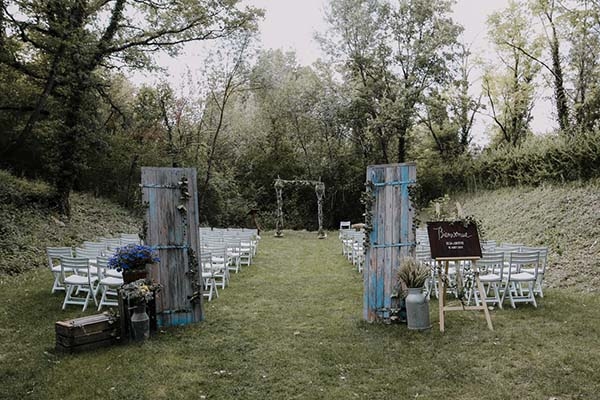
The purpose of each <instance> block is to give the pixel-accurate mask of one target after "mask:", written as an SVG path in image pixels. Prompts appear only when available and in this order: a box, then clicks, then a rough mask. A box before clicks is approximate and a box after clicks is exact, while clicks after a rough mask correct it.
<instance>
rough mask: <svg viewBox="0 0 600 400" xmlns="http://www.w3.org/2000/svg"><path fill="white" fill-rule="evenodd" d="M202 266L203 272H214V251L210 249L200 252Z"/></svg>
mask: <svg viewBox="0 0 600 400" xmlns="http://www.w3.org/2000/svg"><path fill="white" fill-rule="evenodd" d="M200 268H201V269H202V271H203V272H212V253H211V252H210V251H203V252H201V253H200Z"/></svg>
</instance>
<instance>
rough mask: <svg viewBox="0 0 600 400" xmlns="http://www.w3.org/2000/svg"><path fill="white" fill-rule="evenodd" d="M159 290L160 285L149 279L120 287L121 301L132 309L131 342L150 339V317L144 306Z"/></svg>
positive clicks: (130, 319)
mask: <svg viewBox="0 0 600 400" xmlns="http://www.w3.org/2000/svg"><path fill="white" fill-rule="evenodd" d="M161 288H162V286H161V285H160V284H158V283H155V282H152V281H151V280H150V279H138V280H135V281H133V282H130V283H126V284H124V285H123V286H122V287H121V296H122V297H123V301H124V302H125V304H128V305H131V306H133V307H134V311H133V313H132V314H131V315H130V318H129V321H130V323H131V334H132V337H133V340H135V341H143V340H146V339H147V338H148V337H150V317H149V316H148V313H147V312H146V306H147V304H148V302H149V301H151V300H152V299H154V295H155V294H156V293H157V292H158V291H160V289H161Z"/></svg>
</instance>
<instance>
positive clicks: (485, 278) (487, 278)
mask: <svg viewBox="0 0 600 400" xmlns="http://www.w3.org/2000/svg"><path fill="white" fill-rule="evenodd" d="M479 280H480V281H481V282H484V283H489V282H500V275H497V274H485V275H480V276H479Z"/></svg>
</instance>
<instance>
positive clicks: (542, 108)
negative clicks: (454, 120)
mask: <svg viewBox="0 0 600 400" xmlns="http://www.w3.org/2000/svg"><path fill="white" fill-rule="evenodd" d="M244 3H245V4H248V5H252V6H255V7H259V8H262V9H264V10H265V18H264V19H263V20H262V21H261V22H260V23H259V29H260V38H261V42H262V47H263V48H265V49H268V48H273V49H278V48H279V49H283V50H291V51H294V52H295V53H296V57H297V60H298V62H299V63H301V64H303V65H310V64H312V63H313V62H314V61H316V60H317V59H318V58H319V57H323V54H322V53H321V51H320V48H319V45H318V44H317V42H316V41H315V40H314V35H315V33H316V32H324V31H325V30H326V29H327V25H326V23H325V21H324V10H325V6H326V4H327V0H244ZM507 5H508V0H458V1H457V2H456V4H455V6H454V15H453V18H454V20H455V21H456V22H458V23H459V24H461V25H462V26H463V27H464V32H463V42H464V43H466V44H471V45H472V47H471V50H472V51H473V53H474V54H475V55H481V56H483V57H485V58H488V57H489V54H488V55H487V57H486V51H489V44H488V42H487V27H486V20H487V17H488V15H490V14H491V13H493V12H495V11H499V10H502V9H503V8H505V7H506V6H507ZM203 52H205V50H203V49H202V48H195V49H189V50H188V51H187V52H186V53H185V54H182V55H181V56H180V57H178V58H177V59H176V60H174V59H171V58H169V57H167V56H162V57H161V58H160V59H159V64H160V65H161V66H164V67H166V68H167V70H168V73H169V76H170V78H169V80H170V81H171V82H173V83H175V87H178V86H181V81H182V77H183V76H184V74H185V73H186V71H187V70H188V68H189V69H190V70H191V71H192V72H193V71H194V70H195V69H197V65H198V62H199V60H202V59H203V57H204V56H203V55H202V53H203ZM138 79H140V80H142V81H146V82H147V81H149V80H152V78H151V77H142V78H138ZM138 79H135V78H134V80H138ZM154 79H156V78H154ZM472 84H473V85H474V86H476V87H479V85H480V83H479V82H478V81H477V71H475V74H474V82H472ZM545 97H546V95H543V96H542V98H540V99H539V100H538V102H537V103H536V104H537V105H536V108H535V109H534V111H533V114H534V119H533V121H532V129H533V130H534V132H536V133H545V132H548V131H550V130H552V128H553V126H554V123H553V122H552V118H551V112H550V110H551V105H550V103H549V100H548V99H546V98H545ZM491 123H492V122H491V120H490V119H489V118H486V117H484V116H480V117H479V118H478V120H477V126H476V129H477V130H478V131H480V132H481V131H484V130H485V126H486V125H489V124H491ZM476 139H477V141H485V138H484V137H479V138H476Z"/></svg>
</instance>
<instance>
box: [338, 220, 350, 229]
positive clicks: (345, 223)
mask: <svg viewBox="0 0 600 400" xmlns="http://www.w3.org/2000/svg"><path fill="white" fill-rule="evenodd" d="M350 225H352V224H351V222H350V221H340V230H342V229H350Z"/></svg>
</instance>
